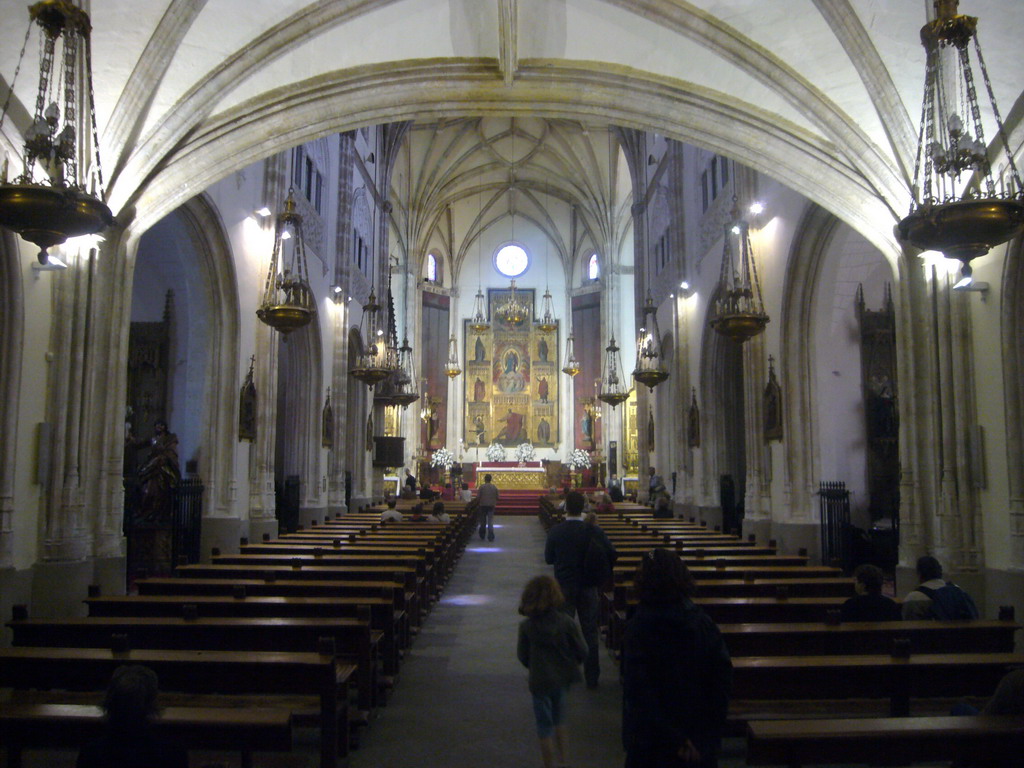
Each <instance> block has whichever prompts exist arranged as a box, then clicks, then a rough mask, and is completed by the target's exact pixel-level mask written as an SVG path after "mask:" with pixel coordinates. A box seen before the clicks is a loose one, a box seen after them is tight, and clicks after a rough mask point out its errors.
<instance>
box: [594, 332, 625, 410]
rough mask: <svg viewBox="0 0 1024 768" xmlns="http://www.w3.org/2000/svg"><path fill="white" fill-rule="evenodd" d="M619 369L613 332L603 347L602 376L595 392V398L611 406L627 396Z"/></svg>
mask: <svg viewBox="0 0 1024 768" xmlns="http://www.w3.org/2000/svg"><path fill="white" fill-rule="evenodd" d="M621 371H622V365H621V364H620V363H619V346H618V345H617V344H616V343H615V334H614V333H613V334H612V336H611V341H609V342H608V346H607V347H605V348H604V376H602V377H601V384H600V390H599V391H598V393H597V399H598V400H600V401H601V402H602V403H608V405H610V406H611V407H612V408H614V407H616V406H617V405H619V404H620V403H623V402H625V401H626V400H627V399H628V398H629V388H628V387H626V385H625V382H624V381H623V377H622V374H621Z"/></svg>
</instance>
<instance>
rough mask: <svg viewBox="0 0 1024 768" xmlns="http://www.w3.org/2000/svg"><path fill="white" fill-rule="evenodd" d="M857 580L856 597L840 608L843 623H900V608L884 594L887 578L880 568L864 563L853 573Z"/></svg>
mask: <svg viewBox="0 0 1024 768" xmlns="http://www.w3.org/2000/svg"><path fill="white" fill-rule="evenodd" d="M853 578H854V579H856V582H855V586H854V588H855V589H856V590H857V595H856V597H851V598H850V599H849V600H847V601H846V602H845V603H843V606H842V608H840V617H841V618H842V620H843V621H899V619H900V607H899V606H898V605H897V604H896V601H895V600H892V599H891V598H888V597H886V596H885V595H883V594H882V580H883V579H884V578H885V576H884V574H883V573H882V569H881V568H879V567H878V566H875V565H871V564H869V563H864V564H863V565H858V566H857V570H855V571H854V572H853Z"/></svg>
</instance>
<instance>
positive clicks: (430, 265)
mask: <svg viewBox="0 0 1024 768" xmlns="http://www.w3.org/2000/svg"><path fill="white" fill-rule="evenodd" d="M426 280H427V282H430V283H440V282H441V262H440V260H439V259H438V258H437V256H436V255H434V254H433V253H428V254H427V274H426Z"/></svg>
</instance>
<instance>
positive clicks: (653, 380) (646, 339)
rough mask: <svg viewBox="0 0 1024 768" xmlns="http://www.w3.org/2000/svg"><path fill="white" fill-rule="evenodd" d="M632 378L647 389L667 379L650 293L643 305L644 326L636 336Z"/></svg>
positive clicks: (659, 331)
mask: <svg viewBox="0 0 1024 768" xmlns="http://www.w3.org/2000/svg"><path fill="white" fill-rule="evenodd" d="M633 378H634V379H636V380H637V381H639V382H640V383H641V384H644V385H646V386H647V388H648V389H654V388H655V387H656V386H658V385H659V384H661V382H663V381H665V379H667V378H668V371H666V370H665V367H664V365H663V358H662V355H661V330H660V329H659V328H658V311H657V308H656V307H655V306H654V299H653V298H652V296H651V292H650V291H648V292H647V301H646V302H645V303H644V324H643V326H642V327H641V328H640V330H639V332H638V333H637V336H636V368H634V369H633Z"/></svg>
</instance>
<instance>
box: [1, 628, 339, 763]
mask: <svg viewBox="0 0 1024 768" xmlns="http://www.w3.org/2000/svg"><path fill="white" fill-rule="evenodd" d="M122 664H143V665H145V666H147V667H149V668H150V669H152V670H153V671H154V672H156V674H157V677H158V678H159V679H160V689H161V692H162V695H163V696H164V700H165V702H166V699H167V697H168V695H172V696H173V695H174V694H178V693H182V694H189V695H190V696H193V695H198V696H200V699H199V701H200V702H202V703H204V704H208V703H209V702H210V699H211V697H210V696H209V695H208V694H216V698H217V700H218V701H223V704H224V706H225V707H227V708H231V707H233V706H235V707H237V704H234V702H233V700H232V699H231V698H230V697H231V696H235V695H248V694H259V695H261V696H268V697H269V698H267V699H266V701H269V702H274V701H276V700H277V697H280V696H287V697H296V696H298V697H310V698H311V699H312V700H313V701H316V702H317V704H316V707H317V709H318V715H317V717H316V723H317V725H318V727H319V728H320V730H321V761H320V764H321V768H331V767H332V766H334V765H335V761H336V755H342V756H343V755H346V754H347V753H348V713H347V701H348V685H349V680H350V678H351V677H352V676H353V674H354V673H355V666H354V665H351V664H343V663H341V662H339V661H337V660H336V659H335V658H334V657H333V656H331V655H327V654H320V653H278V652H275V653H259V652H239V651H217V650H215V651H209V650H207V651H189V650H130V651H123V652H115V651H112V650H110V649H109V648H52V647H34V648H21V647H19V648H2V649H0V687H7V688H12V689H14V691H15V693H14V695H13V699H14V701H16V702H17V703H20V704H33V703H34V704H38V703H46V702H45V701H43V702H40V701H33V699H32V698H31V697H22V698H19V694H20V692H26V691H29V690H30V689H31V690H34V691H51V690H59V691H63V692H65V693H64V694H62V695H67V693H66V692H69V691H70V692H76V691H92V692H96V697H97V698H99V697H101V696H102V693H101V692H102V691H103V690H104V689H105V688H106V687H107V684H108V682H109V681H110V677H111V675H112V674H113V672H114V670H115V669H117V667H119V666H121V665H122ZM190 703H191V702H190ZM241 711H244V708H243V709H242V710H241ZM5 743H6V741H5ZM26 746H30V745H26Z"/></svg>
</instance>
